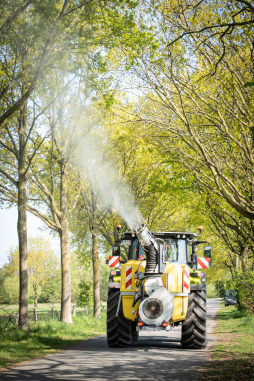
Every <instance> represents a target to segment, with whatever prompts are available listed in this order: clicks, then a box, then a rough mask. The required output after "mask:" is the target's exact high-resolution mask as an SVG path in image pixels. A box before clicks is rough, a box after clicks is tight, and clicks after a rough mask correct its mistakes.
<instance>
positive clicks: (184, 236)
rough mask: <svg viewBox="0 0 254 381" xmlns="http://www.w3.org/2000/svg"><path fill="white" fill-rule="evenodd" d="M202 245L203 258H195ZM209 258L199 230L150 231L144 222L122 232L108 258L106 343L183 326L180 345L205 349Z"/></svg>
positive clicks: (126, 343) (124, 343)
mask: <svg viewBox="0 0 254 381" xmlns="http://www.w3.org/2000/svg"><path fill="white" fill-rule="evenodd" d="M200 231H201V228H200ZM199 244H206V246H204V257H202V258H198V256H197V245H199ZM190 249H191V250H190ZM211 260H212V250H211V246H209V245H208V242H207V241H199V240H197V234H195V233H186V232H184V233H183V232H153V233H151V232H150V231H149V230H148V229H147V227H146V225H143V224H142V225H139V226H138V227H137V228H136V229H135V230H133V231H131V232H126V233H124V234H123V235H122V236H121V240H119V241H117V242H116V243H115V245H114V246H113V250H112V256H110V257H109V266H110V267H111V268H112V270H111V272H110V276H109V288H108V301H107V342H108V346H109V347H113V348H116V347H128V346H131V345H132V344H133V343H134V342H135V341H136V340H138V336H139V331H158V330H167V331H169V330H170V329H171V328H173V327H175V326H177V325H179V324H181V325H182V336H181V344H182V346H183V347H185V348H194V349H199V348H205V346H206V273H205V272H204V271H202V269H204V268H207V267H208V266H209V264H211ZM199 267H200V268H201V270H199Z"/></svg>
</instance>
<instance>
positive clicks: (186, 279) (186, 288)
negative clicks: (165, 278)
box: [183, 268, 190, 292]
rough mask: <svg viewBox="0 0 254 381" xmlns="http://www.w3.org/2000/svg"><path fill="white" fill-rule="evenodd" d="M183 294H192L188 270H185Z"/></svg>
mask: <svg viewBox="0 0 254 381" xmlns="http://www.w3.org/2000/svg"><path fill="white" fill-rule="evenodd" d="M183 292H190V274H189V270H188V269H186V268H185V269H184V270H183Z"/></svg>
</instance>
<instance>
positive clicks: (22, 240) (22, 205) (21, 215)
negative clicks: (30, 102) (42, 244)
mask: <svg viewBox="0 0 254 381" xmlns="http://www.w3.org/2000/svg"><path fill="white" fill-rule="evenodd" d="M26 111H27V107H26V104H25V105H24V107H23V108H22V110H21V112H20V117H19V130H18V133H19V155H18V226H17V228H18V239H19V273H20V278H19V279H20V288H19V327H20V328H21V329H27V328H28V325H29V323H28V258H27V221H26V204H27V195H26V152H25V151H26V136H25V132H26V117H27V112H26Z"/></svg>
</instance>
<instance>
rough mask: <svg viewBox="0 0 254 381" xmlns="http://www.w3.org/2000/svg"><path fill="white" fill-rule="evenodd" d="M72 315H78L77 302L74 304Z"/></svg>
mask: <svg viewBox="0 0 254 381" xmlns="http://www.w3.org/2000/svg"><path fill="white" fill-rule="evenodd" d="M72 315H73V316H76V304H73V309H72Z"/></svg>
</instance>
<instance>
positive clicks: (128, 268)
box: [125, 266, 132, 290]
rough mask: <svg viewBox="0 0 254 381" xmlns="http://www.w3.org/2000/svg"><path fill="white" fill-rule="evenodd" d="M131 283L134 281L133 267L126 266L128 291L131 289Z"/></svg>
mask: <svg viewBox="0 0 254 381" xmlns="http://www.w3.org/2000/svg"><path fill="white" fill-rule="evenodd" d="M131 281H132V266H126V277H125V288H126V290H129V289H131Z"/></svg>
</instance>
